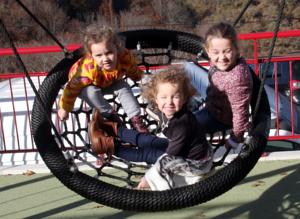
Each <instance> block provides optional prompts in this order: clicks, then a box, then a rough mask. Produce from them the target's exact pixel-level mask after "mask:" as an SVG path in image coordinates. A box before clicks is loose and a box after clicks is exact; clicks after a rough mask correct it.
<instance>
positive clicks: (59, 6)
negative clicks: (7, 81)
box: [0, 0, 300, 72]
mask: <svg viewBox="0 0 300 219" xmlns="http://www.w3.org/2000/svg"><path fill="white" fill-rule="evenodd" d="M22 2H23V4H24V5H25V6H27V7H28V9H29V10H30V11H31V12H32V14H34V15H35V16H36V17H37V18H38V19H39V21H40V22H42V23H43V24H44V25H45V26H46V27H47V29H48V30H49V31H50V32H51V33H53V34H54V35H55V37H57V39H58V40H59V41H60V42H61V43H63V44H69V43H81V42H82V36H83V34H82V33H83V31H84V29H85V28H86V26H87V25H88V24H90V23H92V22H97V23H99V25H101V24H103V23H109V24H110V25H111V26H113V27H115V28H116V29H118V30H120V31H123V30H129V29H142V28H164V29H173V30H180V31H186V32H191V33H195V34H198V35H200V36H202V35H203V34H204V32H205V31H206V29H207V28H208V27H209V26H210V25H212V24H213V23H216V22H219V21H227V22H230V23H233V22H234V21H235V20H236V18H237V17H238V15H239V14H240V13H241V11H242V9H243V8H244V6H245V4H246V3H247V2H248V1H245V0H90V1H83V0H52V1H49V0H39V1H38V0H22ZM280 2H281V1H276V2H274V1H273V0H253V1H252V4H251V5H250V6H249V7H248V9H247V11H246V12H245V14H244V15H243V16H242V18H241V19H240V20H239V22H238V24H237V25H236V29H237V31H238V32H239V33H251V32H265V31H273V30H274V27H275V20H276V18H277V16H278V15H277V13H278V11H279V9H278V5H279V3H280ZM0 18H1V20H2V21H3V22H4V24H5V25H6V27H7V29H8V30H9V32H10V33H11V34H12V36H13V38H14V40H15V42H16V44H17V46H34V45H54V44H55V42H54V41H53V40H52V39H51V38H50V37H49V35H48V34H47V33H46V32H45V31H44V30H42V28H41V27H40V26H39V25H37V24H36V22H35V21H34V20H33V19H32V18H31V17H30V16H29V15H28V14H27V13H26V12H25V11H24V10H23V9H22V7H20V5H19V4H18V3H17V2H16V1H10V0H2V1H1V3H0ZM299 21H300V0H286V5H285V9H284V14H283V16H282V22H281V25H280V30H290V29H300V22H299ZM0 32H1V36H3V37H1V38H0V43H1V45H2V46H1V47H10V45H9V43H8V40H7V39H6V38H5V37H4V36H5V34H4V33H3V31H2V30H1V29H0ZM299 41H300V39H296V40H295V39H293V40H289V41H288V40H279V41H278V42H277V44H276V49H275V54H277V55H285V54H287V53H292V52H299V51H300V42H299ZM269 44H270V42H269V41H266V42H263V43H261V45H260V50H261V51H267V48H268V47H269ZM248 46H249V45H246V46H243V47H246V48H247V47H248ZM38 58H39V61H36V60H37V59H36V57H34V58H32V57H30V58H27V57H24V59H25V60H26V63H29V64H28V65H29V66H30V69H32V70H35V71H36V70H41V71H43V70H48V68H49V66H53V63H56V62H57V60H59V59H60V58H61V57H57V56H47V55H45V56H43V57H42V58H40V57H38ZM12 59H13V58H11V57H5V58H1V59H0V72H8V71H10V72H11V71H17V70H18V68H17V67H16V66H11V63H14V61H13V60H12ZM37 63H41V64H37Z"/></svg>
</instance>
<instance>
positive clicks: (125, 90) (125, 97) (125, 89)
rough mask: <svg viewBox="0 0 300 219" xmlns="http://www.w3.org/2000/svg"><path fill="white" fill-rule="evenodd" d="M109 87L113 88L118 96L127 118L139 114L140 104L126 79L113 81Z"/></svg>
mask: <svg viewBox="0 0 300 219" xmlns="http://www.w3.org/2000/svg"><path fill="white" fill-rule="evenodd" d="M110 89H113V91H114V93H115V94H116V95H117V96H118V99H119V101H120V103H121V105H122V107H123V109H124V111H125V113H126V114H127V116H128V118H129V119H131V118H133V117H134V116H137V115H140V114H141V109H140V105H139V103H138V101H137V99H136V97H135V96H134V95H133V93H132V89H131V87H130V86H129V84H128V83H127V82H126V81H124V80H119V81H117V82H115V83H114V84H113V85H112V86H111V87H110Z"/></svg>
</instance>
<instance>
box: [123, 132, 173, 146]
mask: <svg viewBox="0 0 300 219" xmlns="http://www.w3.org/2000/svg"><path fill="white" fill-rule="evenodd" d="M118 137H119V138H120V139H121V140H122V141H125V142H128V143H130V144H133V145H135V146H137V147H141V148H146V147H152V148H162V149H163V150H165V149H166V148H167V147H168V144H169V141H168V139H166V138H160V137H157V136H155V135H152V134H149V133H140V132H138V131H136V130H132V129H128V128H126V127H124V126H120V127H119V128H118Z"/></svg>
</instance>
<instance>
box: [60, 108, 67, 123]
mask: <svg viewBox="0 0 300 219" xmlns="http://www.w3.org/2000/svg"><path fill="white" fill-rule="evenodd" d="M58 117H59V119H60V120H61V121H65V120H67V119H68V118H69V112H68V111H66V110H64V109H62V108H60V109H59V110H58Z"/></svg>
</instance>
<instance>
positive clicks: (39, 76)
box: [0, 30, 300, 154]
mask: <svg viewBox="0 0 300 219" xmlns="http://www.w3.org/2000/svg"><path fill="white" fill-rule="evenodd" d="M271 37H273V33H269V32H266V33H251V34H240V35H239V38H240V39H241V40H252V41H253V48H254V51H253V57H254V58H253V59H248V60H247V61H248V63H249V64H253V65H254V66H255V70H256V72H258V71H259V64H261V63H264V62H266V61H267V60H266V59H259V58H258V57H259V51H258V49H257V48H258V47H257V43H258V40H261V39H268V38H271ZM278 37H279V38H286V37H300V30H292V31H283V32H279V33H278ZM79 47H80V45H79V44H72V45H68V46H67V48H68V50H70V51H73V50H75V49H77V48H79ZM17 50H18V52H19V53H20V54H43V53H55V52H62V51H61V49H60V47H58V46H40V47H28V48H18V49H17ZM11 55H14V53H13V51H12V49H10V48H3V49H1V48H0V56H11ZM294 61H300V55H299V56H289V57H273V58H272V59H271V62H272V63H274V72H273V73H274V84H275V96H276V111H277V127H276V130H277V134H275V135H274V136H270V140H287V139H299V140H300V134H297V133H295V131H294V117H295V115H294V111H293V109H294V107H297V106H295V104H293V101H292V99H291V101H290V102H291V115H292V118H291V121H292V124H291V126H292V130H291V133H290V134H288V135H287V134H285V135H281V134H280V132H279V119H280V117H279V113H278V111H279V109H278V95H279V90H278V77H277V64H278V63H281V62H289V78H292V75H293V74H295V72H292V67H291V65H292V62H294ZM296 74H300V72H296ZM46 75H47V72H30V76H31V78H32V79H33V80H34V83H35V85H36V87H37V88H38V87H39V86H40V84H41V82H42V80H43V79H44V77H45V76H46ZM0 81H2V82H0V89H2V93H1V96H0V154H1V153H2V154H4V153H18V152H32V151H36V147H35V145H34V141H33V138H32V134H31V130H30V120H31V108H32V104H33V100H34V93H33V91H32V89H31V87H30V86H29V84H28V82H27V81H26V78H25V75H24V73H14V74H12V73H7V74H0ZM294 82H296V81H294V80H290V81H289V84H288V85H289V88H290V94H291V98H292V95H293V91H294V87H293V84H294ZM4 91H5V92H4ZM299 117H300V115H299ZM55 124H56V125H58V130H59V122H55Z"/></svg>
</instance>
